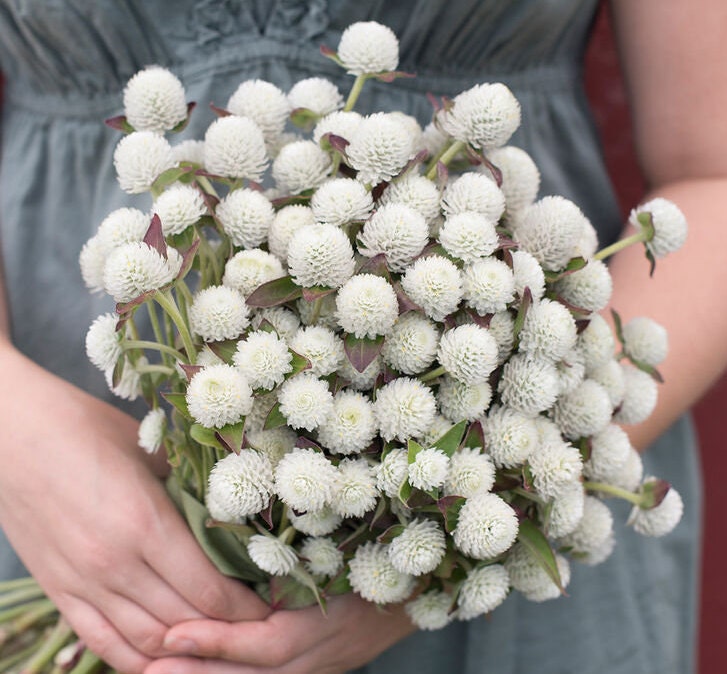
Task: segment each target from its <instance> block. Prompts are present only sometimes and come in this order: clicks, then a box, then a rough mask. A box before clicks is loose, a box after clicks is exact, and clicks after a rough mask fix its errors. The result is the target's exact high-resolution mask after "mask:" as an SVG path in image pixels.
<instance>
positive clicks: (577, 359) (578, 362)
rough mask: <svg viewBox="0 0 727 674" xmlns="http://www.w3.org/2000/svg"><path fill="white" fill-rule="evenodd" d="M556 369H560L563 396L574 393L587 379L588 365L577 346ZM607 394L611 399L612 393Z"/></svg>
mask: <svg viewBox="0 0 727 674" xmlns="http://www.w3.org/2000/svg"><path fill="white" fill-rule="evenodd" d="M556 368H557V369H558V380H559V386H560V394H561V395H564V394H566V393H572V392H573V391H574V390H575V389H576V388H578V386H580V385H581V383H582V382H583V380H584V379H585V377H586V365H585V362H584V358H583V354H582V353H581V351H580V349H579V348H578V347H577V346H576V347H575V348H574V349H571V350H570V351H569V352H568V353H567V354H566V355H565V356H563V359H562V360H560V361H559V362H558V363H556ZM599 383H600V382H599ZM604 388H605V386H604ZM606 392H607V393H609V399H610V398H611V395H610V392H609V391H608V390H607V391H606ZM611 404H612V405H613V400H612V401H611Z"/></svg>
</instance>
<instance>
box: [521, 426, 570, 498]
mask: <svg viewBox="0 0 727 674" xmlns="http://www.w3.org/2000/svg"><path fill="white" fill-rule="evenodd" d="M528 461H529V462H530V470H531V472H532V474H533V486H534V487H535V491H536V492H537V493H538V494H540V496H542V497H543V498H546V499H549V498H556V497H558V496H559V495H560V494H561V492H562V491H563V489H567V485H569V484H571V483H573V482H577V481H578V480H580V478H581V474H582V472H583V459H582V457H581V453H580V452H579V451H578V449H576V448H575V447H574V446H573V445H571V444H570V443H568V442H564V441H563V440H555V439H554V440H551V441H546V442H542V441H541V442H540V444H539V445H538V446H537V447H536V448H535V450H534V451H532V452H531V453H530V457H529V458H528Z"/></svg>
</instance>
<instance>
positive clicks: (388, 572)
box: [348, 541, 414, 604]
mask: <svg viewBox="0 0 727 674" xmlns="http://www.w3.org/2000/svg"><path fill="white" fill-rule="evenodd" d="M348 566H349V572H348V580H349V582H350V583H351V587H352V588H353V591H354V592H356V593H358V594H360V595H361V596H362V597H363V598H364V599H366V600H367V601H371V602H374V603H376V604H394V603H398V602H401V601H404V600H405V599H406V598H407V597H409V595H410V594H411V593H412V591H413V590H414V577H413V576H410V575H409V574H406V573H402V572H401V571H397V570H396V569H395V568H394V566H393V564H392V563H391V561H390V560H389V555H388V552H387V548H386V546H385V545H382V544H381V543H374V542H371V541H369V542H368V543H364V544H363V545H361V546H359V547H358V548H357V549H356V553H355V555H354V557H353V559H352V560H351V561H350V562H349V564H348Z"/></svg>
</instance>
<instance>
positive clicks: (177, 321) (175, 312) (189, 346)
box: [154, 290, 197, 364]
mask: <svg viewBox="0 0 727 674" xmlns="http://www.w3.org/2000/svg"><path fill="white" fill-rule="evenodd" d="M154 299H155V300H156V301H157V302H158V304H159V306H160V307H161V308H162V309H164V311H165V312H166V314H167V316H169V318H171V319H172V321H173V322H174V325H175V326H176V327H177V330H178V331H179V336H180V337H181V338H182V343H183V344H184V350H185V351H186V352H187V358H186V360H187V362H189V363H191V364H194V362H195V360H196V359H197V349H195V346H194V340H193V339H192V334H191V333H190V332H189V328H188V327H187V324H186V322H185V321H184V318H182V314H180V313H179V308H178V307H177V303H176V302H175V301H174V298H173V297H172V294H171V292H169V290H165V291H163V292H157V293H154Z"/></svg>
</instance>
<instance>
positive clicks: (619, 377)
mask: <svg viewBox="0 0 727 674" xmlns="http://www.w3.org/2000/svg"><path fill="white" fill-rule="evenodd" d="M587 374H588V378H589V379H592V380H593V381H595V382H598V383H599V384H600V385H601V386H603V388H605V389H606V392H607V393H608V397H609V398H610V399H611V406H612V407H613V408H614V409H616V408H617V407H618V406H619V405H620V404H621V402H622V401H623V398H624V394H625V393H626V381H625V379H624V371H623V369H622V367H621V365H620V364H619V362H618V361H617V360H616V359H615V358H612V359H611V360H608V361H606V362H605V363H604V364H603V365H599V366H598V367H595V368H591V369H590V370H589V371H588V373H587Z"/></svg>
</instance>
